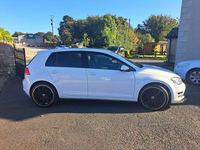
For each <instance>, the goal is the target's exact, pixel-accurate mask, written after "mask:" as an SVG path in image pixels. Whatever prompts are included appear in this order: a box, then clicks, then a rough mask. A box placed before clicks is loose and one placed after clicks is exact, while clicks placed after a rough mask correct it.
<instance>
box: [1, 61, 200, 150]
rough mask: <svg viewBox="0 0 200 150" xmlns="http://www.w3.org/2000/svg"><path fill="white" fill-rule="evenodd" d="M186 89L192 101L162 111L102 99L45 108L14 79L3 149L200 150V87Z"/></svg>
mask: <svg viewBox="0 0 200 150" xmlns="http://www.w3.org/2000/svg"><path fill="white" fill-rule="evenodd" d="M136 61H141V60H136ZM148 61H150V60H148ZM148 61H147V60H143V61H142V62H143V63H147V64H152V65H157V66H162V67H164V68H167V69H170V70H173V66H171V65H166V64H165V63H163V62H162V61H161V62H160V61H158V62H155V61H152V60H151V61H150V62H148ZM186 86H187V89H186V93H185V96H186V98H187V101H186V102H185V103H183V104H176V105H170V106H169V107H168V108H166V109H165V110H162V111H149V110H147V109H145V108H143V107H142V106H141V105H140V104H139V103H134V102H119V101H96V100H93V101H91V100H60V101H58V103H56V104H55V105H54V106H52V107H49V108H40V107H38V106H36V105H35V104H34V103H33V101H32V100H31V98H30V97H28V96H27V95H26V94H25V93H24V91H23V90H22V83H21V80H20V79H18V78H17V77H12V78H11V79H10V80H9V82H8V83H7V85H6V86H5V88H4V89H3V90H2V92H1V93H0V126H1V128H0V149H3V150H7V149H9V150H10V149H20V150H21V149H29V150H31V149H58V150H62V149H85V150H88V149H127V150H130V149H200V142H199V141H200V92H199V89H200V87H199V86H195V85H190V84H187V83H186Z"/></svg>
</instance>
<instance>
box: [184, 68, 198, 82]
mask: <svg viewBox="0 0 200 150" xmlns="http://www.w3.org/2000/svg"><path fill="white" fill-rule="evenodd" d="M195 69H200V68H199V67H195V68H191V69H190V70H188V71H187V73H186V75H185V79H186V80H187V76H188V74H189V72H190V71H192V70H195Z"/></svg>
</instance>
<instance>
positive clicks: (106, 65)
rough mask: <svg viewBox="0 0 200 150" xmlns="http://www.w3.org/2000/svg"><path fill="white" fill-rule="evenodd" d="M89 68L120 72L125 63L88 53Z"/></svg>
mask: <svg viewBox="0 0 200 150" xmlns="http://www.w3.org/2000/svg"><path fill="white" fill-rule="evenodd" d="M87 59H88V65H89V68H95V69H109V70H120V68H121V66H122V65H123V63H122V62H121V61H119V60H117V59H115V58H113V57H110V56H107V55H104V54H100V53H87Z"/></svg>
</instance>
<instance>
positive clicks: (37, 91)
mask: <svg viewBox="0 0 200 150" xmlns="http://www.w3.org/2000/svg"><path fill="white" fill-rule="evenodd" d="M31 97H32V99H33V101H34V102H35V103H36V104H37V105H38V106H40V107H48V106H50V105H52V104H55V103H56V102H57V100H58V96H57V92H56V90H55V88H54V87H53V86H52V85H50V84H48V83H38V84H36V85H35V86H34V87H33V88H32V91H31Z"/></svg>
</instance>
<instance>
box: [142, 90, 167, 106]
mask: <svg viewBox="0 0 200 150" xmlns="http://www.w3.org/2000/svg"><path fill="white" fill-rule="evenodd" d="M141 100H142V103H143V105H144V106H145V107H147V108H149V109H159V108H161V107H162V106H163V105H164V104H165V102H166V96H165V93H164V91H163V90H162V89H161V88H159V87H151V88H147V89H145V90H144V91H143V93H142V94H141Z"/></svg>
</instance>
